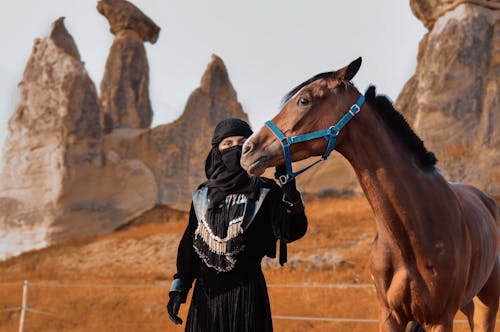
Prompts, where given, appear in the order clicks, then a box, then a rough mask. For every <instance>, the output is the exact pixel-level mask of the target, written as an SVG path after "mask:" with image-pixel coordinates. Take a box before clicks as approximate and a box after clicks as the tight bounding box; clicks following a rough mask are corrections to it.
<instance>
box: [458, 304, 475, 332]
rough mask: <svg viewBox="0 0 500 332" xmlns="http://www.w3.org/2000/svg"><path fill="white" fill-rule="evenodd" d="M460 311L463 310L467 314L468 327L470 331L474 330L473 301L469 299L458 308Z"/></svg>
mask: <svg viewBox="0 0 500 332" xmlns="http://www.w3.org/2000/svg"><path fill="white" fill-rule="evenodd" d="M460 311H461V312H463V313H464V315H465V316H467V321H468V322H469V328H470V330H471V331H474V302H472V301H470V302H469V303H467V304H466V305H464V306H463V307H462V308H460Z"/></svg>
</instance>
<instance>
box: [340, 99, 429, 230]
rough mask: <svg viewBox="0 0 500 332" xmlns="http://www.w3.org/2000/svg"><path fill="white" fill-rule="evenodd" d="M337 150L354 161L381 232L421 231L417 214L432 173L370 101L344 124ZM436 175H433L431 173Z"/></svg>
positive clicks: (352, 163) (351, 161) (353, 163)
mask: <svg viewBox="0 0 500 332" xmlns="http://www.w3.org/2000/svg"><path fill="white" fill-rule="evenodd" d="M344 131H345V132H342V134H341V136H342V135H344V136H343V137H339V145H338V147H337V150H338V151H339V152H340V153H341V154H342V155H343V156H344V157H345V158H346V159H347V160H348V161H349V162H350V164H351V165H352V167H353V168H354V171H355V172H356V175H357V177H358V180H359V182H360V185H361V187H362V189H363V191H364V193H365V195H366V197H367V199H368V201H369V203H370V205H371V207H372V209H373V212H374V215H375V221H376V223H377V228H378V231H379V236H381V235H383V234H385V235H389V236H391V237H392V238H395V239H398V238H399V239H401V238H406V237H407V236H408V234H410V233H413V232H418V233H420V231H421V229H420V230H419V229H418V228H419V227H423V226H421V225H418V223H416V222H415V221H418V219H419V218H418V216H417V215H416V214H417V213H418V212H417V211H419V210H418V209H419V207H418V206H416V205H418V202H419V200H418V199H417V198H418V197H419V196H420V197H422V196H421V195H425V192H426V190H428V189H427V188H426V180H424V181H420V180H421V179H422V178H424V179H425V178H427V177H429V173H425V171H424V170H422V168H421V167H420V166H419V165H418V161H417V159H416V156H415V155H414V154H413V153H412V152H410V151H409V150H408V149H407V148H406V147H405V146H404V145H403V142H401V140H400V139H399V138H398V137H395V135H394V134H393V133H392V132H390V131H389V130H388V128H387V126H386V125H385V123H384V122H383V120H382V119H381V118H380V117H379V116H378V115H377V114H376V111H375V110H374V109H371V106H370V105H369V104H365V105H364V106H363V109H362V111H361V112H360V113H359V114H358V115H357V116H356V117H355V118H354V119H353V120H351V122H350V123H349V124H348V125H347V126H346V127H345V128H344ZM431 177H432V175H431Z"/></svg>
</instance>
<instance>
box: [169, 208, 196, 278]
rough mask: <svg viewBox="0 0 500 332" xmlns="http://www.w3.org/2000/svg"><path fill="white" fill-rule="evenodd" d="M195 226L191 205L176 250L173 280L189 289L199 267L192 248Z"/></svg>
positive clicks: (194, 214)
mask: <svg viewBox="0 0 500 332" xmlns="http://www.w3.org/2000/svg"><path fill="white" fill-rule="evenodd" d="M197 226H198V220H197V218H196V213H195V212H194V207H193V204H192V203H191V210H190V212H189V223H188V225H187V227H186V230H185V231H184V235H183V236H182V239H181V241H180V243H179V248H178V250H177V273H176V274H175V275H174V279H181V280H182V281H183V283H185V284H189V287H191V284H192V283H193V280H194V279H195V277H196V275H197V273H198V267H199V258H198V255H197V254H196V252H195V251H194V248H193V237H194V232H195V230H196V227H197Z"/></svg>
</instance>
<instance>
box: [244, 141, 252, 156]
mask: <svg viewBox="0 0 500 332" xmlns="http://www.w3.org/2000/svg"><path fill="white" fill-rule="evenodd" d="M252 148H253V144H252V143H249V142H247V143H245V145H243V153H244V154H245V153H248V152H250V151H252Z"/></svg>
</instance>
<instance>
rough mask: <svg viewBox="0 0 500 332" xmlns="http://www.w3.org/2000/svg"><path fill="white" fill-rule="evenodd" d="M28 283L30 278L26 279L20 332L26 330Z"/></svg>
mask: <svg viewBox="0 0 500 332" xmlns="http://www.w3.org/2000/svg"><path fill="white" fill-rule="evenodd" d="M28 285H29V282H28V280H24V285H23V304H22V306H21V318H20V319H19V332H23V331H24V320H25V319H26V311H27V310H28Z"/></svg>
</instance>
